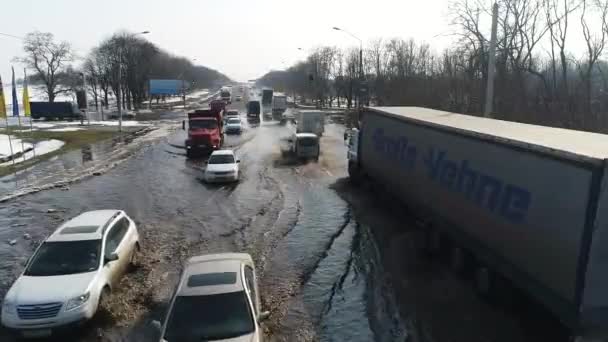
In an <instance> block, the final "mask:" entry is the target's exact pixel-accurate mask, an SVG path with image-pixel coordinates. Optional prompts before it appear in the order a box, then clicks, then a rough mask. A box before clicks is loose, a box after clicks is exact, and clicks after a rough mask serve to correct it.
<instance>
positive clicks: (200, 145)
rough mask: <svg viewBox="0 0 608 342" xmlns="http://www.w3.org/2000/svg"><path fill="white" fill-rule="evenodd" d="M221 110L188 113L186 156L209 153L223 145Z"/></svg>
mask: <svg viewBox="0 0 608 342" xmlns="http://www.w3.org/2000/svg"><path fill="white" fill-rule="evenodd" d="M223 114H224V111H223V110H221V109H220V110H218V109H217V108H212V109H202V110H196V111H194V112H192V113H188V138H187V139H186V155H187V156H188V157H192V156H193V155H195V154H197V153H211V152H212V151H214V150H217V149H220V148H221V147H222V144H223V143H224V133H223V132H224V130H223V123H224V121H223V117H222V116H223Z"/></svg>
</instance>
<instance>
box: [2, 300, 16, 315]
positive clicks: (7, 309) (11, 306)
mask: <svg viewBox="0 0 608 342" xmlns="http://www.w3.org/2000/svg"><path fill="white" fill-rule="evenodd" d="M16 308H17V305H16V304H15V303H13V302H11V301H8V300H6V299H5V300H4V301H3V302H2V311H3V312H4V313H7V314H14V313H15V311H16Z"/></svg>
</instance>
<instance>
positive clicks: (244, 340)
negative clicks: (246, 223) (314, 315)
mask: <svg viewBox="0 0 608 342" xmlns="http://www.w3.org/2000/svg"><path fill="white" fill-rule="evenodd" d="M269 315H270V313H269V312H268V311H262V310H261V303H260V291H259V288H258V284H257V279H256V274H255V265H254V264H253V260H252V259H251V256H250V255H249V254H244V253H221V254H207V255H200V256H195V257H192V258H190V259H189V260H188V261H187V262H186V265H185V266H184V270H183V271H182V276H181V280H180V281H179V284H178V285H177V289H176V290H175V294H174V295H173V298H172V299H171V302H170V304H169V313H168V315H167V316H166V319H165V322H164V324H163V326H162V332H161V341H163V342H165V341H166V342H172V341H231V342H261V341H263V338H264V334H263V331H262V327H261V326H260V325H261V323H262V322H263V321H264V320H266V319H267V318H268V317H269Z"/></svg>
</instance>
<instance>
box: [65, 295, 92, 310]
mask: <svg viewBox="0 0 608 342" xmlns="http://www.w3.org/2000/svg"><path fill="white" fill-rule="evenodd" d="M90 297H91V293H90V292H87V293H85V294H83V295H80V296H78V297H75V298H72V299H70V300H69V301H68V304H67V305H66V307H65V310H66V311H69V310H74V309H76V308H79V307H81V306H82V305H84V304H85V303H86V302H88V301H89V298H90Z"/></svg>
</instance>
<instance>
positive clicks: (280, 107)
mask: <svg viewBox="0 0 608 342" xmlns="http://www.w3.org/2000/svg"><path fill="white" fill-rule="evenodd" d="M286 110H287V96H285V95H284V94H281V93H275V94H274V95H273V96H272V118H273V119H274V120H277V121H283V113H285V111H286Z"/></svg>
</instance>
